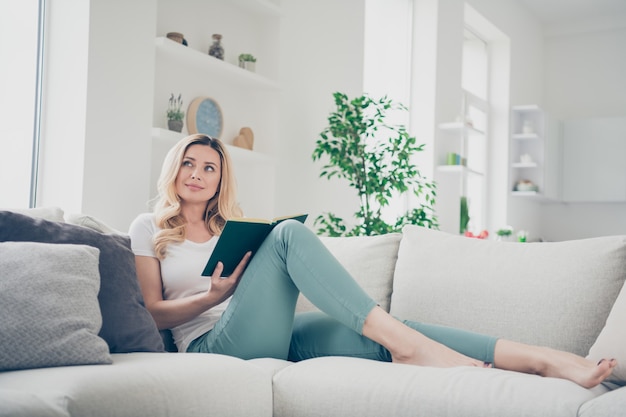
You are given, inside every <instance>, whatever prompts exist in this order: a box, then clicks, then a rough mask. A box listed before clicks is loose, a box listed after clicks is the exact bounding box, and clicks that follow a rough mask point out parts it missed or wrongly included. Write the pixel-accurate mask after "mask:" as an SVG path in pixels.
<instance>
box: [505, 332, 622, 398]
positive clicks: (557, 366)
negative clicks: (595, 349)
mask: <svg viewBox="0 0 626 417" xmlns="http://www.w3.org/2000/svg"><path fill="white" fill-rule="evenodd" d="M495 366H496V367H497V368H501V369H508V370H511V371H518V372H525V373H529V374H537V375H541V376H546V377H552V378H561V379H567V380H569V381H572V382H575V383H577V384H578V385H580V386H582V387H585V388H592V387H595V386H596V385H598V384H599V383H601V382H602V381H604V380H605V379H606V378H607V377H608V376H609V375H611V372H613V368H615V366H617V361H616V360H615V359H610V360H602V361H600V363H594V362H592V361H589V360H587V359H585V358H583V357H582V356H578V355H575V354H573V353H569V352H564V351H560V350H555V349H551V348H547V347H539V346H531V345H525V344H522V343H517V342H512V341H510V340H505V339H500V340H498V343H497V344H496V350H495Z"/></svg>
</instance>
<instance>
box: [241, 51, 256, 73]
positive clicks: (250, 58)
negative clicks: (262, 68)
mask: <svg viewBox="0 0 626 417" xmlns="http://www.w3.org/2000/svg"><path fill="white" fill-rule="evenodd" d="M255 63H256V58H255V57H254V55H252V54H239V66H240V67H241V68H243V69H247V70H248V71H252V72H254V69H255V68H254V67H255Z"/></svg>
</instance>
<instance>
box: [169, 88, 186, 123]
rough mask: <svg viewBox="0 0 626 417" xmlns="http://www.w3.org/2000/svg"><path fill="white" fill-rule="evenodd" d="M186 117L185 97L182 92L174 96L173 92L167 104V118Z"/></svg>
mask: <svg viewBox="0 0 626 417" xmlns="http://www.w3.org/2000/svg"><path fill="white" fill-rule="evenodd" d="M184 118H185V111H184V110H183V97H182V95H181V94H179V95H178V97H174V93H172V94H171V95H170V99H169V102H168V105H167V120H177V121H182V120H183V119H184Z"/></svg>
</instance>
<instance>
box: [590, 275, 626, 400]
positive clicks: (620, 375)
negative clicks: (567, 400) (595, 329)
mask: <svg viewBox="0 0 626 417" xmlns="http://www.w3.org/2000/svg"><path fill="white" fill-rule="evenodd" d="M587 357H588V358H589V359H592V360H594V361H598V360H600V359H603V358H607V359H610V358H615V359H617V367H616V368H615V369H614V370H613V373H612V374H611V376H610V377H609V378H607V381H606V382H612V383H614V384H617V385H626V284H625V285H623V286H622V290H621V291H620V293H619V295H618V297H617V300H615V304H613V308H612V309H611V313H610V314H609V317H608V318H607V319H606V324H605V325H604V328H603V329H602V331H601V332H600V335H599V336H598V338H597V339H596V341H595V343H594V344H593V346H591V349H589V355H588V356H587ZM625 409H626V408H625Z"/></svg>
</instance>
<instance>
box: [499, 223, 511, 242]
mask: <svg viewBox="0 0 626 417" xmlns="http://www.w3.org/2000/svg"><path fill="white" fill-rule="evenodd" d="M511 235H513V227H511V226H505V227H503V228H501V229H498V230H497V231H496V236H497V239H498V240H504V241H508V240H510V239H511Z"/></svg>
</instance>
